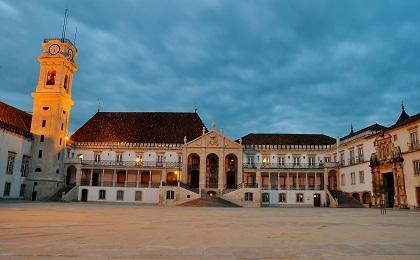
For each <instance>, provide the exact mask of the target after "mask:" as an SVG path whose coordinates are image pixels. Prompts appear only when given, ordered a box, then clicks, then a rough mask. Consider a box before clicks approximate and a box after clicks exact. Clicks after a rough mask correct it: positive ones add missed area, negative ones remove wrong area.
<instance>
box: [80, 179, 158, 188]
mask: <svg viewBox="0 0 420 260" xmlns="http://www.w3.org/2000/svg"><path fill="white" fill-rule="evenodd" d="M80 186H89V187H127V188H159V187H160V183H147V184H146V183H141V182H140V181H139V182H117V181H115V182H113V181H103V182H93V183H90V181H89V180H81V181H80Z"/></svg>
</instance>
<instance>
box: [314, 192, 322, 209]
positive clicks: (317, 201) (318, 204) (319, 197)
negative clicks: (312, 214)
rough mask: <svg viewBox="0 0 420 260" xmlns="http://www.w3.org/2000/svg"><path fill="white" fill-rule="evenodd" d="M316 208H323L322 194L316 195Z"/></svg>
mask: <svg viewBox="0 0 420 260" xmlns="http://www.w3.org/2000/svg"><path fill="white" fill-rule="evenodd" d="M314 207H321V194H319V193H315V194H314Z"/></svg>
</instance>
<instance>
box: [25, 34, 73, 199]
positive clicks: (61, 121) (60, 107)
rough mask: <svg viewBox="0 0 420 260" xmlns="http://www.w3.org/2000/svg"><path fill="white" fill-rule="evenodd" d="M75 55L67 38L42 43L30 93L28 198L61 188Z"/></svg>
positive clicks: (48, 197)
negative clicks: (30, 160) (37, 76)
mask: <svg viewBox="0 0 420 260" xmlns="http://www.w3.org/2000/svg"><path fill="white" fill-rule="evenodd" d="M76 57H77V49H76V47H75V46H74V45H73V43H71V42H70V41H69V40H68V39H64V38H62V39H45V40H44V42H43V43H42V53H41V55H40V56H39V57H38V61H39V63H40V70H39V79H38V84H37V86H36V89H35V92H34V93H32V97H33V113H32V123H31V133H32V134H33V136H34V140H33V147H32V150H33V153H32V167H31V172H30V174H29V176H28V183H27V186H28V192H27V196H28V199H32V200H48V199H50V198H52V197H53V196H54V195H55V194H57V193H58V192H60V191H61V190H62V189H63V188H64V185H65V182H64V179H65V173H64V151H65V148H66V139H67V136H68V132H67V130H68V124H69V119H70V110H71V107H72V106H73V99H72V83H73V74H74V73H75V72H76V70H77V63H76Z"/></svg>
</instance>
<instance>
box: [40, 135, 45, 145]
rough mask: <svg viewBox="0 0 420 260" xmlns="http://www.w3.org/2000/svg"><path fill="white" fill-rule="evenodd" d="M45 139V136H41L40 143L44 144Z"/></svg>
mask: <svg viewBox="0 0 420 260" xmlns="http://www.w3.org/2000/svg"><path fill="white" fill-rule="evenodd" d="M44 138H45V136H44V135H41V137H40V138H39V142H40V143H43V142H44Z"/></svg>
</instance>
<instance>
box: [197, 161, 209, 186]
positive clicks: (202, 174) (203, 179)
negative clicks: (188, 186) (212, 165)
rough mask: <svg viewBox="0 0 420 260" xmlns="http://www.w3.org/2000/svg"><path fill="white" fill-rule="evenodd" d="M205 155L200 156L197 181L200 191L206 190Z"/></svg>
mask: <svg viewBox="0 0 420 260" xmlns="http://www.w3.org/2000/svg"><path fill="white" fill-rule="evenodd" d="M206 170H207V166H206V154H204V153H203V154H200V172H199V173H200V179H199V184H200V185H199V186H200V190H201V189H205V188H206Z"/></svg>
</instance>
